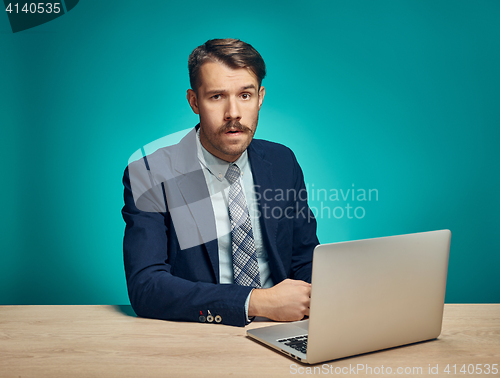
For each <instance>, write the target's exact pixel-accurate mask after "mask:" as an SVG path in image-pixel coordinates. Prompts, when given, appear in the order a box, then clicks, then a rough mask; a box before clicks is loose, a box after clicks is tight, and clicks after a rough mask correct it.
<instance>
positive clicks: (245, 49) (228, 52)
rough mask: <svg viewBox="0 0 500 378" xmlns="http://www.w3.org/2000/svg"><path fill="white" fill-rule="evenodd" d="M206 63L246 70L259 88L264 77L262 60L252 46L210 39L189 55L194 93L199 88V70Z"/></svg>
mask: <svg viewBox="0 0 500 378" xmlns="http://www.w3.org/2000/svg"><path fill="white" fill-rule="evenodd" d="M208 61H211V62H219V63H223V64H225V65H227V66H228V67H230V68H233V69H236V68H248V69H249V70H250V71H251V72H253V74H254V75H255V76H256V77H257V80H258V82H259V88H260V85H261V83H262V79H264V77H265V76H266V64H265V63H264V59H262V57H261V56H260V54H259V53H258V51H257V50H255V49H254V48H253V47H252V45H250V44H248V43H245V42H243V41H240V40H239V39H231V38H226V39H211V40H208V41H206V42H205V43H204V44H203V45H201V46H198V47H197V48H195V49H194V50H193V52H192V53H191V55H189V60H188V69H189V82H190V83H191V89H193V90H194V91H197V90H198V87H199V86H200V81H199V80H200V78H199V74H200V68H201V66H202V65H203V64H204V63H206V62H208Z"/></svg>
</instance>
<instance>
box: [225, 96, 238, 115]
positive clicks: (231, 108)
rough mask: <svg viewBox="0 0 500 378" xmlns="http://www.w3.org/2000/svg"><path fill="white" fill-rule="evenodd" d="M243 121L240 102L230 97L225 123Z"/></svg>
mask: <svg viewBox="0 0 500 378" xmlns="http://www.w3.org/2000/svg"><path fill="white" fill-rule="evenodd" d="M240 119H241V113H240V108H239V106H238V101H237V99H236V98H234V97H232V96H231V97H229V98H228V101H227V107H226V112H225V114H224V120H225V121H233V120H240Z"/></svg>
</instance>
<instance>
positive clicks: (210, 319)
mask: <svg viewBox="0 0 500 378" xmlns="http://www.w3.org/2000/svg"><path fill="white" fill-rule="evenodd" d="M213 321H214V317H213V316H212V315H208V316H207V322H209V323H212V322H213Z"/></svg>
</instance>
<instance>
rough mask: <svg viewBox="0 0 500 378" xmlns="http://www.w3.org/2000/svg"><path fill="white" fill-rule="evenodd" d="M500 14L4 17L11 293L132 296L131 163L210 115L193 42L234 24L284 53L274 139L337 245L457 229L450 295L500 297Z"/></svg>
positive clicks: (346, 7)
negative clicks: (194, 101)
mask: <svg viewBox="0 0 500 378" xmlns="http://www.w3.org/2000/svg"><path fill="white" fill-rule="evenodd" d="M499 19H500V2H499V1H497V0H492V1H477V2H472V1H442V0H438V1H436V0H433V1H401V0H387V1H386V0H384V1H374V0H363V1H328V2H326V1H325V2H318V1H314V0H312V1H307V2H303V1H293V0H290V1H286V2H278V1H276V2H270V1H265V2H260V1H254V2H250V3H241V2H230V3H222V2H209V1H189V2H172V1H168V2H167V1H148V2H142V1H126V0H122V1H112V2H103V1H96V0H93V1H91V0H81V1H80V2H79V3H78V5H77V6H76V7H75V8H74V9H73V10H71V12H69V13H67V14H66V15H64V16H62V17H59V18H57V19H55V20H53V21H51V22H49V23H46V24H43V25H41V26H38V27H36V28H33V29H28V30H26V31H23V32H19V33H15V34H13V33H12V31H11V29H10V26H9V23H8V18H7V15H6V14H0V71H1V79H0V81H1V83H0V130H1V131H0V151H1V152H0V153H1V159H0V172H1V173H2V176H1V185H0V196H1V197H0V198H1V200H2V202H1V203H2V206H1V213H2V216H1V217H0V229H1V238H0V288H1V289H0V304H128V303H129V302H128V297H127V292H126V285H125V278H124V272H123V264H122V245H121V243H122V236H123V230H124V222H123V220H122V218H121V214H120V210H121V207H122V204H123V200H122V184H121V178H122V174H123V169H124V168H125V166H126V164H127V162H128V159H129V157H130V156H131V155H132V153H133V152H134V151H136V150H137V149H139V148H140V147H141V146H143V145H146V144H148V143H150V142H152V141H154V140H157V139H158V138H161V137H163V136H165V135H168V134H171V133H174V132H177V131H179V130H183V129H186V128H188V127H190V126H194V125H195V123H196V122H197V118H196V116H195V115H194V114H193V113H192V112H191V110H190V108H189V107H188V104H187V101H186V99H185V93H186V89H187V88H188V85H189V84H188V83H189V82H188V74H187V57H188V55H189V53H190V51H191V50H192V49H193V48H194V47H196V46H197V45H199V44H201V43H203V42H205V41H206V40H207V39H210V38H221V37H222V38H224V37H235V38H240V39H242V40H245V41H247V42H249V43H251V44H253V45H254V46H255V47H256V48H257V49H258V50H259V51H260V52H261V54H262V56H263V57H264V59H265V60H266V63H267V65H268V77H267V78H266V79H265V80H264V85H265V86H266V98H265V101H264V105H263V108H262V111H261V117H260V123H259V128H258V131H257V137H259V138H264V139H269V140H273V141H277V142H280V143H283V144H285V145H287V146H289V147H291V148H292V149H293V150H294V151H295V153H296V155H297V158H298V160H299V162H300V164H301V165H302V168H303V170H304V173H305V178H306V182H307V184H308V187H309V189H310V190H311V191H314V192H315V194H316V195H319V197H320V198H316V196H315V198H314V200H313V199H311V201H310V204H311V206H313V207H315V208H317V209H318V210H317V211H318V213H319V215H318V218H319V219H318V222H319V230H318V236H319V238H320V241H321V242H322V243H327V242H335V241H343V240H351V239H360V238H369V237H378V236H387V235H394V234H403V233H411V232H419V231H428V230H435V229H443V228H449V229H451V231H452V233H453V236H452V247H451V255H450V265H449V276H448V287H447V295H446V301H447V302H475V303H481V302H500V281H499V278H498V277H499V276H498V267H499V266H500V254H499V252H500V238H499V235H498V230H499V229H500V221H499V214H500V200H499V188H500V175H499V171H500V153H499V149H500V148H499V147H500V131H499V127H500V111H499V109H500V107H499V100H500V70H499V67H500V28H499V26H498V25H499V24H498V22H499V21H498V20H499ZM318 189H319V190H318ZM321 189H323V191H321ZM352 189H354V190H355V193H356V196H355V198H354V199H353V198H352V196H351V194H352V192H349V194H348V196H347V197H348V198H346V199H345V200H344V199H342V197H341V194H340V190H342V191H343V192H344V194H345V192H346V191H347V190H352ZM369 189H373V191H372V198H371V201H368V199H369V198H368V190H369ZM334 190H337V191H338V194H339V198H337V200H335V198H334V197H333V196H332V195H333V194H334V193H335V191H334ZM363 190H365V191H366V201H363V200H362V199H363V198H362V196H360V197H358V195H359V194H360V193H362V191H363ZM325 191H327V193H328V198H324V193H325ZM375 194H377V197H375ZM322 206H323V214H321V213H320V211H321V209H322ZM347 206H351V207H352V209H351V210H350V214H349V215H350V218H351V219H350V218H349V217H348V215H347V214H346V207H347ZM337 207H338V208H343V209H344V210H343V211H344V214H343V216H340V215H341V213H340V210H339V209H336V210H335V208H337ZM355 208H362V210H363V211H361V209H358V210H357V215H358V217H356V216H354V212H353V211H354V209H355ZM326 209H328V210H330V214H328V211H327V210H326ZM332 210H333V214H332V213H331V211H332ZM361 215H363V216H362V217H361ZM358 218H359V219H358Z"/></svg>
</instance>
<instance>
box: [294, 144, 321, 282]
mask: <svg viewBox="0 0 500 378" xmlns="http://www.w3.org/2000/svg"><path fill="white" fill-rule="evenodd" d="M289 151H290V153H291V155H292V161H293V164H292V165H293V172H294V181H295V183H294V190H295V193H296V194H297V195H296V203H295V206H294V211H295V214H294V217H293V222H294V223H293V252H292V265H291V271H292V275H291V278H293V279H296V280H302V281H306V282H309V283H310V282H311V275H312V260H313V251H314V248H315V247H316V246H317V245H318V244H319V240H318V238H317V236H316V228H317V225H316V218H315V217H314V214H313V212H312V211H311V209H310V208H309V205H308V203H307V191H306V186H305V183H304V175H303V173H302V169H301V168H300V166H299V163H298V162H297V159H296V158H295V155H294V154H293V152H292V151H291V150H289Z"/></svg>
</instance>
